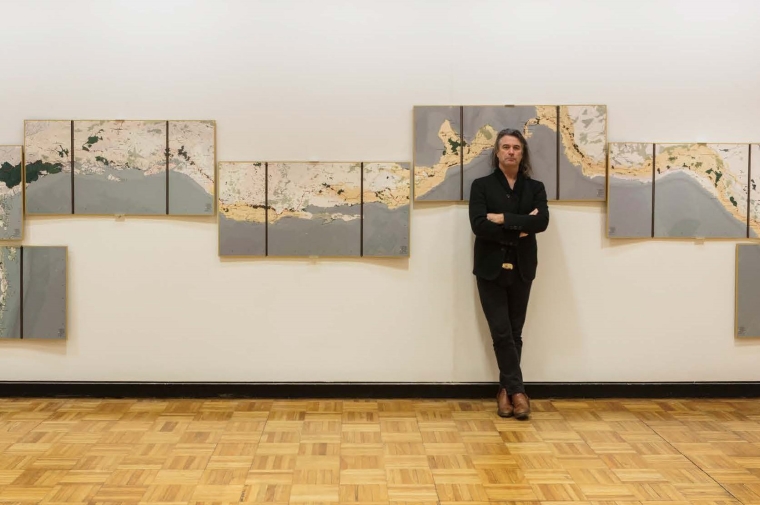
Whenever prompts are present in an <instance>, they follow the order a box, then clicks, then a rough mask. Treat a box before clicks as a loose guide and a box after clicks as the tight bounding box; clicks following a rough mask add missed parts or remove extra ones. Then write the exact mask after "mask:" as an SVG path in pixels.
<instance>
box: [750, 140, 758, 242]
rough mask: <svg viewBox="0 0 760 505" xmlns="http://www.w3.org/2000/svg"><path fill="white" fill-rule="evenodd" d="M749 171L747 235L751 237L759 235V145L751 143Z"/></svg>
mask: <svg viewBox="0 0 760 505" xmlns="http://www.w3.org/2000/svg"><path fill="white" fill-rule="evenodd" d="M750 159H751V163H750V165H751V166H750V171H749V176H750V179H749V191H750V193H749V194H750V205H749V236H750V237H751V238H758V237H760V188H758V187H757V183H758V181H760V145H758V144H752V145H751V146H750Z"/></svg>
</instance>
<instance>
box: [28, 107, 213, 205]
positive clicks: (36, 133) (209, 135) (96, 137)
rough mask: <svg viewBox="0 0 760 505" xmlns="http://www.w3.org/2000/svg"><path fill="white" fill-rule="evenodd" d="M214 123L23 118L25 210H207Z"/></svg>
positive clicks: (211, 195)
mask: <svg viewBox="0 0 760 505" xmlns="http://www.w3.org/2000/svg"><path fill="white" fill-rule="evenodd" d="M214 131H215V123H214V122H213V121H137V120H134V121H132V120H130V121H121V120H119V121H78V120H77V121H26V123H25V144H26V149H27V152H28V153H29V154H30V155H29V156H27V157H26V184H27V196H26V209H27V212H28V213H29V214H48V215H63V214H82V215H153V216H156V215H167V214H171V215H211V214H213V212H214V205H213V202H214V191H215V133H214ZM72 166H73V176H72V168H71V167H72Z"/></svg>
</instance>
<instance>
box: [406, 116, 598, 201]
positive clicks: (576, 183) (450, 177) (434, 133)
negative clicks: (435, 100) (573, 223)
mask: <svg viewBox="0 0 760 505" xmlns="http://www.w3.org/2000/svg"><path fill="white" fill-rule="evenodd" d="M460 118H461V119H460ZM504 128H512V129H515V130H518V131H519V132H520V133H522V134H523V136H524V137H525V139H526V140H527V142H528V147H529V149H530V155H531V165H532V168H533V174H532V177H533V178H534V179H536V180H539V181H541V182H543V183H544V186H545V187H546V193H547V198H548V199H549V200H550V201H551V200H564V201H604V200H605V199H606V191H605V188H606V171H607V107H606V106H604V105H494V106H477V105H474V106H468V105H465V106H460V107H456V106H417V107H415V108H414V195H415V196H414V198H415V200H416V201H436V202H444V201H461V200H465V201H466V200H469V198H470V188H471V186H472V182H473V181H474V180H475V179H477V178H478V177H483V176H485V175H488V174H489V173H491V171H493V165H492V161H491V160H492V153H493V145H494V143H495V141H496V136H497V134H498V132H499V131H501V130H503V129H504ZM457 191H458V192H459V193H458V194H457Z"/></svg>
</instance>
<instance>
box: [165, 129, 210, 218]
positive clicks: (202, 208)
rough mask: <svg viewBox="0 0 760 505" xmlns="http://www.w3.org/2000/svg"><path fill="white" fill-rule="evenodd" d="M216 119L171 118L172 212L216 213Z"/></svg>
mask: <svg viewBox="0 0 760 505" xmlns="http://www.w3.org/2000/svg"><path fill="white" fill-rule="evenodd" d="M215 139H216V123H215V122H214V121H169V214H171V215H186V216H202V215H209V216H210V215H213V214H214V181H215V180H216V177H215V175H214V167H215V166H216V148H215V147H214V146H215V145H216V141H215Z"/></svg>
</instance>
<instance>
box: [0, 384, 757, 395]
mask: <svg viewBox="0 0 760 505" xmlns="http://www.w3.org/2000/svg"><path fill="white" fill-rule="evenodd" d="M525 388H526V391H527V393H528V395H529V396H530V397H531V398H534V399H540V398H557V399H561V398H568V399H570V398H758V397H760V382H577V383H572V382H536V383H526V385H525ZM496 392H497V385H496V384H495V383H482V382H481V383H440V382H439V383H387V382H378V383H372V382H308V383H306V382H304V383H299V382H271V383H270V382H37V381H31V382H3V381H0V397H3V398H17V397H22V398H75V397H86V398H454V399H490V398H495V396H496Z"/></svg>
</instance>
